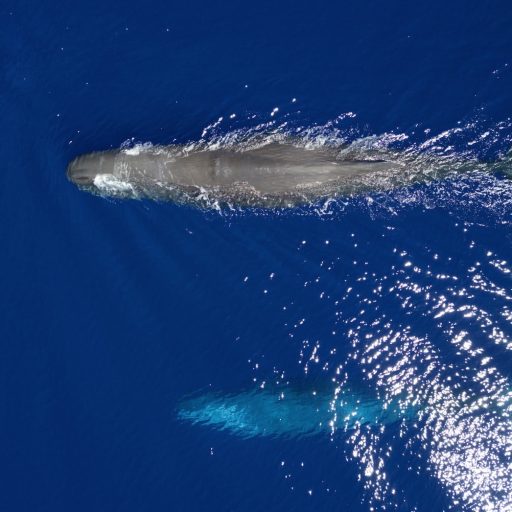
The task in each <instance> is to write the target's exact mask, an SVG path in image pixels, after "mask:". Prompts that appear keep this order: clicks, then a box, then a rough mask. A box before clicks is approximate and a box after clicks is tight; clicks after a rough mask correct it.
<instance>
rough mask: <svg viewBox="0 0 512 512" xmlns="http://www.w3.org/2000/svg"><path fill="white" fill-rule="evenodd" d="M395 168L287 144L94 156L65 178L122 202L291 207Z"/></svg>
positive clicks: (377, 161)
mask: <svg viewBox="0 0 512 512" xmlns="http://www.w3.org/2000/svg"><path fill="white" fill-rule="evenodd" d="M398 167H400V164H398V163H397V162H391V161H386V160H382V159H363V160H360V159H357V158H350V157H348V156H341V155H340V150H339V148H337V149H336V148H315V149H307V148H305V147H303V146H302V147H301V146H300V145H297V144H294V143H292V142H290V141H287V142H283V141H281V142H271V143H266V144H264V145H261V146H259V147H252V148H250V147H249V148H248V147H227V148H223V149H212V148H206V149H197V148H196V149H191V148H187V147H185V146H179V145H172V146H160V147H158V146H157V147H153V146H150V147H142V148H140V147H135V148H131V149H118V150H109V151H102V152H95V153H89V154H85V155H82V156H79V157H77V158H75V159H74V160H73V161H71V162H70V164H69V165H68V169H67V176H68V178H69V180H70V181H71V182H73V183H74V184H76V185H77V186H78V187H80V188H81V189H85V190H87V191H89V192H93V193H97V194H101V195H107V196H116V197H146V198H152V199H170V200H174V201H190V200H194V199H202V198H205V197H206V196H208V197H209V198H211V199H212V200H215V201H218V202H219V203H229V204H236V205H255V206H293V205H296V204H300V203H302V202H309V201H312V200H315V199H319V198H321V197H327V196H332V195H333V194H336V193H337V192H339V191H343V190H345V191H346V190H347V189H350V190H351V189H352V187H353V186H354V183H356V182H357V179H358V178H360V177H363V176H366V175H371V174H374V173H379V172H386V171H391V170H393V169H397V168H398Z"/></svg>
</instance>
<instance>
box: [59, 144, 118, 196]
mask: <svg viewBox="0 0 512 512" xmlns="http://www.w3.org/2000/svg"><path fill="white" fill-rule="evenodd" d="M114 159H115V154H114V153H113V152H111V151H102V152H97V153H89V154H87V155H82V156H79V157H77V158H75V159H74V160H72V161H71V162H70V163H69V165H68V169H67V176H68V179H69V180H70V181H71V182H72V183H74V184H75V185H77V186H79V187H92V186H93V185H94V182H95V179H96V177H97V176H98V175H112V174H113V173H114Z"/></svg>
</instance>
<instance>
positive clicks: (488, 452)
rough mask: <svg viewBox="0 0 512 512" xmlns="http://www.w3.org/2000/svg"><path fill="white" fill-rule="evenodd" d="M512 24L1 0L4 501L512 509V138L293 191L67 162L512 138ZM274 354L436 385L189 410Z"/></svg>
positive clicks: (342, 372)
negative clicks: (433, 167)
mask: <svg viewBox="0 0 512 512" xmlns="http://www.w3.org/2000/svg"><path fill="white" fill-rule="evenodd" d="M511 26H512V7H511V6H510V3H509V2H505V1H503V2H500V1H496V2H473V1H469V2H468V1H466V2H462V1H452V2H441V1H437V0H436V1H431V2H428V3H426V2H425V3H416V2H400V1H395V2H376V1H369V0H364V1H360V2H355V1H353V2H307V3H306V2H288V1H283V2H278V3H275V2H266V1H264V2H252V3H246V4H243V3H237V2H231V1H224V2H204V3H199V2H183V3H181V2H180V3H177V2H161V1H151V2H148V3H144V4H143V3H140V2H132V1H130V0H128V1H124V2H117V1H111V2H95V1H91V2H82V3H78V4H73V3H71V4H65V3H62V2H54V1H45V2H42V3H41V2H39V3H38V2H26V1H23V0H18V1H16V2H11V1H9V0H3V1H2V3H1V5H0V27H1V30H0V116H1V121H2V124H1V126H2V129H1V143H0V162H1V164H0V169H1V174H0V176H1V177H0V180H1V182H0V209H1V210H0V213H1V221H0V240H1V243H2V250H1V260H0V263H1V269H2V272H1V275H2V279H1V287H0V290H1V292H0V301H1V302H0V306H1V311H2V316H1V322H0V340H1V341H0V347H1V354H0V379H1V383H0V510H1V511H9V512H10V511H52V512H54V511H68V510H75V511H91V510H98V511H114V510H115V511H117V510H123V511H128V510H134V511H135V510H136V511H141V510H148V511H149V510H151V511H155V510H173V511H194V510H198V511H199V510H215V511H217V510H218V511H263V510H264V511H267V512H268V511H274V510H294V511H302V510H326V511H330V510H339V511H349V510H350V511H358V510H362V511H366V510H404V511H412V510H415V511H442V510H475V511H476V510H478V511H484V510H485V511H510V510H512V417H511V416H510V414H512V408H511V407H510V393H511V389H512V387H511V386H510V381H511V380H512V366H511V364H512V281H511V276H512V274H511V272H512V262H511V248H512V230H511V220H512V182H511V181H509V180H508V178H507V177H506V169H507V164H505V166H504V167H505V171H504V172H499V173H497V174H493V173H489V172H485V171H481V170H479V168H478V165H477V164H476V163H475V164H472V167H471V165H470V167H471V168H470V170H469V172H461V173H456V174H455V175H454V176H450V177H448V178H447V179H445V180H439V181H429V182H427V183H421V182H420V183H417V184H413V185H411V186H409V187H405V188H400V189H396V190H386V191H378V190H377V191H374V192H372V193H368V194H361V195H357V196H354V197H345V198H340V199H337V200H335V201H332V202H327V203H325V204H316V205H309V206H308V205H307V206H305V207H303V208H299V209H296V210H292V211H266V210H250V211H238V212H231V211H226V210H221V211H218V210H216V209H213V208H198V207H196V206H187V205H175V204H173V203H170V202H167V203H166V202H153V201H150V200H142V201H137V200H124V201H123V200H112V199H106V198H102V197H96V196H93V195H89V194H86V193H85V192H82V191H79V190H78V189H77V188H76V187H75V186H73V185H72V184H71V183H70V182H69V181H68V180H67V178H66V174H65V171H66V166H67V163H68V162H69V161H70V160H71V159H72V158H74V157H76V156H77V155H79V154H81V153H84V152H88V151H93V150H100V149H107V148H118V147H120V146H122V145H123V144H124V145H130V144H134V143H147V142H151V143H152V144H155V145H157V144H169V143H171V142H176V143H188V142H190V141H197V140H200V139H201V138H206V139H208V138H210V139H211V140H213V139H214V138H215V137H221V138H222V137H228V138H229V136H230V134H233V133H237V134H240V133H242V134H244V133H251V131H252V130H255V129H258V130H261V131H263V132H272V131H276V132H277V133H280V132H283V131H284V130H290V129H299V130H301V133H304V132H308V133H310V138H311V140H312V141H313V142H315V143H322V142H323V141H324V140H330V139H333V138H335V139H337V140H343V141H344V142H347V143H353V144H356V145H357V144H358V143H361V141H363V143H362V144H363V145H364V144H365V143H366V142H367V141H373V142H372V143H373V144H377V145H379V144H380V145H382V144H385V145H387V144H392V145H393V144H394V145H395V146H394V147H396V148H397V149H400V150H402V151H406V152H410V153H412V154H413V155H414V158H415V159H416V160H414V159H413V162H414V161H416V162H417V161H423V158H424V157H425V155H430V154H432V155H434V160H435V158H441V157H442V156H443V155H447V154H448V155H450V156H452V157H453V158H454V159H455V160H456V159H457V158H458V157H459V156H462V155H464V158H467V159H470V160H471V161H473V162H476V161H477V160H478V161H481V162H493V161H497V160H500V159H501V160H502V161H504V162H506V159H507V156H506V153H507V151H509V150H510V148H511V147H512V121H511V118H510V117H511V115H512V95H511V93H510V91H512V31H511V30H510V27H511ZM276 108H277V109H278V110H274V109H276ZM233 114H234V116H233ZM221 117H222V121H221V122H219V123H217V121H218V120H219V118H221ZM284 123H286V124H284ZM262 126H263V127H262ZM364 141H366V142H364ZM375 141H376V142H375ZM390 141H391V142H390ZM509 167H510V166H509ZM276 380H280V381H281V382H284V383H285V384H281V386H284V388H280V389H285V390H286V389H287V386H288V384H287V382H288V380H289V382H290V383H291V384H289V386H294V389H300V390H316V389H317V388H322V389H323V390H324V391H325V390H327V392H330V393H332V394H333V396H334V393H335V390H336V388H337V387H338V386H343V385H347V386H353V387H354V389H356V387H357V388H358V389H360V388H364V389H365V390H367V392H368V393H373V394H374V395H376V396H379V397H380V398H381V399H382V400H383V401H385V400H386V399H390V397H391V398H392V397H397V396H398V397H403V396H405V397H406V400H408V401H409V402H411V401H413V400H414V399H417V400H418V403H419V404H420V405H419V407H420V409H421V410H422V412H421V414H419V415H418V418H417V419H416V420H413V421H404V422H401V423H400V422H397V423H393V424H388V425H382V426H381V427H379V426H377V427H375V426H372V427H369V426H365V425H363V426H361V427H360V428H357V429H348V430H347V431H346V432H344V429H343V428H339V429H336V430H335V431H334V432H331V433H329V432H325V433H324V434H319V435H312V436H300V435H298V436H287V435H286V425H285V426H283V427H280V428H282V431H283V432H278V431H276V432H274V433H273V435H257V434H255V435H247V436H240V435H237V434H236V432H230V431H229V429H224V430H220V429H218V428H213V427H211V426H201V425H194V424H191V423H190V422H186V421H181V420H180V419H179V418H178V415H177V409H178V408H179V404H180V401H181V400H182V399H183V397H185V396H187V395H189V394H190V393H197V392H200V390H212V391H215V392H218V393H221V394H222V393H226V394H229V396H230V397H233V396H234V397H235V398H236V397H239V398H240V400H241V401H243V400H247V399H250V397H251V393H252V391H254V390H258V389H260V388H261V387H262V386H263V388H265V386H267V389H268V387H269V386H270V385H271V384H272V385H275V382H274V381H276ZM251 390H252V391H251ZM279 392H280V391H279ZM308 392H309V391H304V393H305V395H306V396H307V393H308Z"/></svg>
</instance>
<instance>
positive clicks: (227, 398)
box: [177, 388, 418, 438]
mask: <svg viewBox="0 0 512 512" xmlns="http://www.w3.org/2000/svg"><path fill="white" fill-rule="evenodd" d="M417 412H418V409H417V407H415V406H412V405H410V404H409V405H408V406H403V405H402V406H401V405H400V403H399V401H398V400H396V399H395V400H392V401H391V402H389V403H387V404H384V403H383V402H382V401H380V400H377V399H376V398H371V397H369V396H367V395H366V394H365V393H361V392H355V391H352V390H346V391H344V392H343V393H341V394H338V395H337V396H335V395H334V393H333V392H332V391H331V392H329V391H327V390H325V391H318V392H316V391H313V390H309V391H305V390H298V389H293V388H290V389H289V388H286V389H282V390H279V389H253V390H247V391H242V392H240V393H234V394H227V393H219V392H212V391H209V392H206V393H203V394H197V395H193V396H190V397H186V398H184V399H183V400H182V401H181V403H180V404H179V406H178V411H177V415H178V418H179V419H180V420H183V421H187V422H191V423H192V424H199V425H204V426H209V427H212V428H215V429H217V430H224V431H227V432H229V433H231V434H234V435H237V436H240V437H244V438H249V437H256V436H269V437H289V438H291V437H304V436H311V435H315V434H322V433H323V434H327V433H333V432H335V431H337V430H339V429H341V430H342V431H346V430H349V429H354V428H357V427H359V426H363V425H369V426H381V425H389V424H393V423H398V422H400V421H409V420H413V419H414V418H416V416H417Z"/></svg>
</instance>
